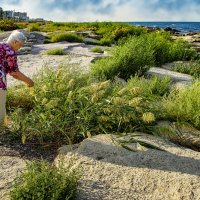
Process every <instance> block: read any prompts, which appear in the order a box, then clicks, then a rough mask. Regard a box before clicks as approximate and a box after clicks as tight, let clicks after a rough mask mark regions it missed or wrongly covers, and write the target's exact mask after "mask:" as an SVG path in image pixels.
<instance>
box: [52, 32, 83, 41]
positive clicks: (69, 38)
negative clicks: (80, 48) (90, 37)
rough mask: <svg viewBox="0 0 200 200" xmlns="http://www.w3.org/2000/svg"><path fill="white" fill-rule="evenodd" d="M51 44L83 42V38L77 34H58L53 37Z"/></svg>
mask: <svg viewBox="0 0 200 200" xmlns="http://www.w3.org/2000/svg"><path fill="white" fill-rule="evenodd" d="M50 41H51V42H62V41H67V42H82V41H83V37H81V36H79V35H77V34H75V33H58V34H54V35H53V36H52V37H51V40H50Z"/></svg>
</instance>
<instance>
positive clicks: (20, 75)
mask: <svg viewBox="0 0 200 200" xmlns="http://www.w3.org/2000/svg"><path fill="white" fill-rule="evenodd" d="M10 75H11V76H12V77H13V78H15V79H17V80H20V81H23V82H24V83H26V85H27V86H28V87H33V86H34V82H33V81H32V80H31V79H30V78H29V77H27V76H26V75H25V74H23V73H22V72H20V71H16V72H11V73H10Z"/></svg>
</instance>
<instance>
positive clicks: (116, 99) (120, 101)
mask: <svg viewBox="0 0 200 200" xmlns="http://www.w3.org/2000/svg"><path fill="white" fill-rule="evenodd" d="M112 102H113V104H114V105H116V106H120V105H124V103H125V100H124V99H123V98H121V97H114V98H113V99H112Z"/></svg>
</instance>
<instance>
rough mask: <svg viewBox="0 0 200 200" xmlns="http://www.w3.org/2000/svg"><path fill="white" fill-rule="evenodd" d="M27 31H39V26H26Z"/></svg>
mask: <svg viewBox="0 0 200 200" xmlns="http://www.w3.org/2000/svg"><path fill="white" fill-rule="evenodd" d="M28 29H29V30H30V31H40V26H39V25H38V24H30V25H29V26H28Z"/></svg>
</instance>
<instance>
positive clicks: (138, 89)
mask: <svg viewBox="0 0 200 200" xmlns="http://www.w3.org/2000/svg"><path fill="white" fill-rule="evenodd" d="M130 93H131V94H132V95H134V96H138V95H139V94H140V93H141V88H140V87H134V88H132V89H131V90H130Z"/></svg>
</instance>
